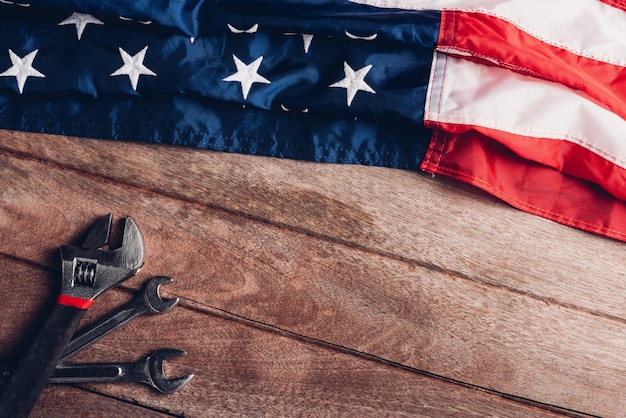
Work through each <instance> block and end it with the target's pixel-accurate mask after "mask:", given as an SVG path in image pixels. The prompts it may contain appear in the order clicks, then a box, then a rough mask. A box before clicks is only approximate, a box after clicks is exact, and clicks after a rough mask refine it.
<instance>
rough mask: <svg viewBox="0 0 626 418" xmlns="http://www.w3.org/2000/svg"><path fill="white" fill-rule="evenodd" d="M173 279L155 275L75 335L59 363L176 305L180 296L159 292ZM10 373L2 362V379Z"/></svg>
mask: <svg viewBox="0 0 626 418" xmlns="http://www.w3.org/2000/svg"><path fill="white" fill-rule="evenodd" d="M172 281H173V280H172V278H170V277H165V276H158V277H153V278H151V279H149V280H148V281H146V283H145V284H144V286H143V288H142V290H141V293H139V294H138V295H137V296H135V298H134V299H133V300H131V301H130V302H128V303H127V304H125V305H123V306H121V307H119V308H118V309H116V310H115V311H114V312H113V313H112V314H110V315H109V316H108V317H106V318H105V319H104V320H102V321H100V322H98V323H97V324H95V325H93V326H91V327H88V328H87V329H85V330H83V331H81V332H80V333H77V334H76V335H74V337H72V340H71V341H70V343H69V344H68V345H67V347H66V349H65V351H64V352H63V355H62V356H61V359H60V360H59V363H63V362H64V361H65V360H67V359H69V358H70V357H72V356H73V355H75V354H77V353H79V352H80V351H82V350H84V349H85V348H87V347H89V346H90V345H91V344H93V343H95V342H96V341H98V340H99V339H100V338H102V337H104V336H105V335H107V334H109V333H110V332H112V331H114V330H115V329H117V328H119V327H121V326H122V325H124V324H126V323H127V322H128V321H130V320H131V319H133V318H135V317H137V316H139V315H143V314H156V313H161V312H165V311H167V310H169V309H171V308H173V307H174V306H176V304H177V303H178V298H176V299H168V300H165V299H162V298H161V295H160V294H159V288H160V286H161V285H162V284H165V283H170V282H172ZM57 367H58V366H57ZM10 374H11V370H10V367H8V365H7V364H6V363H0V379H6V378H7V377H9V375H10Z"/></svg>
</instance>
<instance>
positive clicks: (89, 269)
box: [61, 214, 145, 299]
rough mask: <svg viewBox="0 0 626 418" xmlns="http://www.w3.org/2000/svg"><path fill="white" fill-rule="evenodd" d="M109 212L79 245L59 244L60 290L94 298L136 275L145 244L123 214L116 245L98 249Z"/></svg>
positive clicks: (105, 232)
mask: <svg viewBox="0 0 626 418" xmlns="http://www.w3.org/2000/svg"><path fill="white" fill-rule="evenodd" d="M110 228H111V214H108V215H106V216H104V217H103V218H101V219H100V220H99V221H98V222H96V224H95V225H94V227H93V228H92V230H91V231H90V232H89V234H88V235H87V238H86V239H85V242H84V243H83V245H82V246H80V247H75V246H69V245H64V246H62V247H61V259H62V271H63V274H62V277H63V283H62V286H61V293H62V294H64V295H69V296H73V297H78V298H81V299H94V298H95V297H96V296H98V295H99V294H100V293H102V292H104V291H105V290H107V289H108V288H110V287H112V286H113V285H115V284H117V283H119V282H121V281H124V280H126V279H129V278H130V277H132V276H134V275H135V274H137V272H138V271H139V269H140V268H141V266H142V265H143V262H144V256H145V247H144V243H143V237H142V235H141V232H139V228H138V227H137V225H136V224H135V222H134V221H133V220H132V218H130V217H127V218H126V219H125V221H124V232H123V236H122V244H121V246H120V247H119V248H116V249H113V250H110V249H108V248H107V249H100V247H103V246H106V245H107V244H108V241H109V231H110Z"/></svg>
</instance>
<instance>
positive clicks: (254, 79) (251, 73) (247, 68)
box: [222, 55, 271, 100]
mask: <svg viewBox="0 0 626 418" xmlns="http://www.w3.org/2000/svg"><path fill="white" fill-rule="evenodd" d="M233 61H235V66H236V67H237V72H236V73H234V74H231V75H229V76H228V77H226V78H225V79H223V80H222V81H238V82H240V83H241V91H242V92H243V99H244V100H246V99H247V98H248V93H249V92H250V87H252V84H254V83H264V84H271V81H269V80H268V79H266V78H265V77H263V76H260V75H259V73H258V71H259V67H260V66H261V61H263V55H261V56H260V57H259V58H257V59H256V60H254V61H253V62H251V63H250V64H244V63H243V61H241V60H240V59H239V58H237V57H236V56H235V55H233Z"/></svg>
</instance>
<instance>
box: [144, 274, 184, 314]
mask: <svg viewBox="0 0 626 418" xmlns="http://www.w3.org/2000/svg"><path fill="white" fill-rule="evenodd" d="M173 281H174V279H172V278H171V277H166V276H157V277H153V278H151V279H150V280H148V281H147V282H146V284H145V286H144V289H143V294H144V297H145V298H146V301H147V302H148V306H150V308H151V309H152V311H153V312H155V313H159V312H165V311H167V310H168V309H171V308H173V307H174V306H176V304H177V303H178V298H176V299H162V298H161V295H160V294H159V289H160V287H161V285H162V284H166V283H171V282H173Z"/></svg>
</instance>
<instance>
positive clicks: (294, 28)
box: [0, 0, 439, 169]
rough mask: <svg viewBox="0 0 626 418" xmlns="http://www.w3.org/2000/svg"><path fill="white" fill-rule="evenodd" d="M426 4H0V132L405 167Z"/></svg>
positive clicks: (419, 86) (423, 52) (415, 164)
mask: <svg viewBox="0 0 626 418" xmlns="http://www.w3.org/2000/svg"><path fill="white" fill-rule="evenodd" d="M438 30H439V12H436V11H421V12H407V11H399V10H394V9H389V10H380V9H375V8H372V7H369V6H363V5H358V4H353V3H350V2H345V1H308V0H297V1H271V2H270V1H213V2H197V3H196V2H193V1H171V2H162V1H158V2H148V1H133V2H126V1H90V0H84V1H81V0H75V1H63V0H56V1H55V0H48V1H31V2H28V3H26V2H25V1H23V0H21V1H15V2H14V1H8V0H0V128H2V129H13V130H26V131H33V132H47V133H55V134H63V135H72V136H81V137H94V138H104V139H119V140H137V141H148V142H155V143H168V144H178V145H185V146H194V147H201V148H208V149H213V150H221V151H231V152H240V153H251V154H259V155H269V156H277V157H287V158H294V159H306V160H314V161H326V162H342V163H359V164H370V165H382V166H389V167H397V168H408V169H418V168H419V164H420V161H421V159H422V157H423V155H424V153H425V151H426V147H427V145H428V142H429V140H430V132H429V130H427V129H426V128H424V126H423V120H422V119H423V109H424V100H425V94H426V86H427V83H428V77H429V72H430V68H431V61H432V55H433V49H434V47H435V44H436V40H437V35H438Z"/></svg>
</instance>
